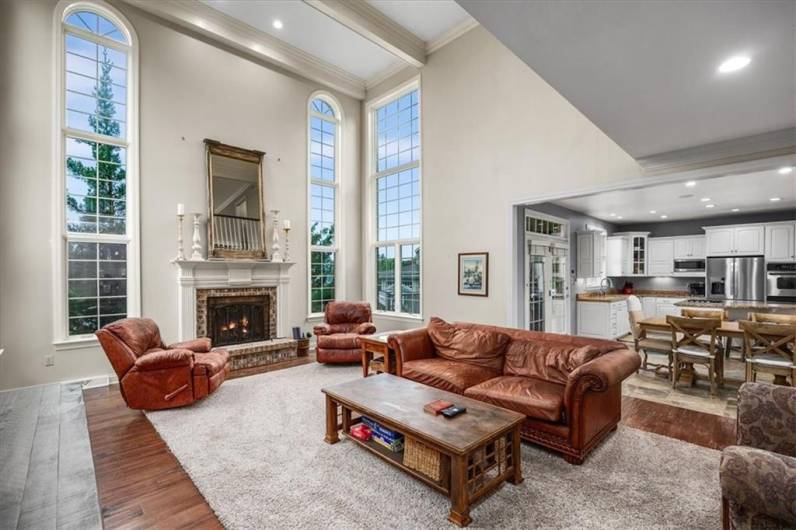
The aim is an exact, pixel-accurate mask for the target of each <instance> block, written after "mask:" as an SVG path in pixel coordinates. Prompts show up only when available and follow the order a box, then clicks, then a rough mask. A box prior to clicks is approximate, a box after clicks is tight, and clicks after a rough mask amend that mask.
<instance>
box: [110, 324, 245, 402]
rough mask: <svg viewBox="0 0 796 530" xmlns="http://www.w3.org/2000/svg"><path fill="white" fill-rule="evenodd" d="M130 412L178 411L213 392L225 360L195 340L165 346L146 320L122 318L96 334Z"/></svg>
mask: <svg viewBox="0 0 796 530" xmlns="http://www.w3.org/2000/svg"><path fill="white" fill-rule="evenodd" d="M96 335H97V338H98V339H99V342H100V344H101V345H102V348H103V349H104V350H105V354H106V355H107V356H108V360H109V361H110V362H111V365H112V366H113V369H114V371H115V372H116V375H117V376H118V377H119V387H120V389H121V392H122V397H123V398H124V401H125V403H127V406H128V407H130V408H132V409H145V410H155V409H169V408H173V407H182V406H184V405H190V404H191V403H193V402H195V401H198V400H199V399H202V398H203V397H205V396H207V395H208V394H210V393H212V392H214V391H215V390H216V389H217V388H218V387H219V386H220V385H221V383H223V382H224V380H225V379H226V378H227V376H228V375H229V355H228V354H227V352H226V351H225V350H221V349H215V350H213V349H211V344H210V339H208V338H201V339H195V340H190V341H186V342H178V343H175V344H169V345H168V346H166V345H165V344H163V341H162V340H161V338H160V330H159V329H158V326H157V324H155V322H154V321H153V320H151V319H149V318H125V319H123V320H118V321H116V322H113V323H111V324H108V325H106V326H105V327H103V328H102V329H100V330H99V331H97V333H96Z"/></svg>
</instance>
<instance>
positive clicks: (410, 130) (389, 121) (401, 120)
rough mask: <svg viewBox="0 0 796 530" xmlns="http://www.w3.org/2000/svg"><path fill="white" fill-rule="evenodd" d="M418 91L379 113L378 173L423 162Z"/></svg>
mask: <svg viewBox="0 0 796 530" xmlns="http://www.w3.org/2000/svg"><path fill="white" fill-rule="evenodd" d="M419 132H420V107H419V104H418V98H417V90H413V91H412V92H410V93H409V94H406V95H404V96H401V97H400V98H398V99H397V100H394V101H391V102H390V103H388V104H386V105H384V106H383V107H381V108H379V109H377V110H376V169H377V171H384V170H386V169H390V168H394V167H397V166H399V165H401V164H408V163H409V162H415V161H417V160H419V159H420V136H419Z"/></svg>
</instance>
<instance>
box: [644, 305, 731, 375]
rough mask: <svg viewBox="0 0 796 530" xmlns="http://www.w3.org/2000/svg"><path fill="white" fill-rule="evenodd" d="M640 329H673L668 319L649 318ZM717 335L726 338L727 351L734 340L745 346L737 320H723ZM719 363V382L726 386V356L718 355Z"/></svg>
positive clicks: (669, 331) (717, 367)
mask: <svg viewBox="0 0 796 530" xmlns="http://www.w3.org/2000/svg"><path fill="white" fill-rule="evenodd" d="M638 325H639V327H640V328H641V330H642V331H658V332H661V331H663V332H668V333H671V332H672V327H671V326H670V325H669V323H668V322H666V317H649V318H645V319H644V320H641V321H639V322H638ZM716 335H717V336H719V337H724V338H726V339H727V343H726V345H725V346H724V348H725V351H729V350H730V348H731V347H732V343H733V341H734V340H736V339H737V340H738V341H739V343H741V344H743V330H741V328H740V327H739V326H738V321H737V320H722V321H721V326H719V328H718V329H716ZM716 360H717V361H718V363H717V365H716V369H717V372H718V380H719V385H722V384H724V382H725V381H726V380H725V378H724V356H723V355H717V359H716ZM692 375H693V374H692ZM733 382H742V381H733Z"/></svg>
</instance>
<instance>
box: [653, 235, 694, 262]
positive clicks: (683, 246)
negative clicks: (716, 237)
mask: <svg viewBox="0 0 796 530" xmlns="http://www.w3.org/2000/svg"><path fill="white" fill-rule="evenodd" d="M650 251H652V249H650ZM704 257H705V236H683V237H675V238H674V259H694V258H704Z"/></svg>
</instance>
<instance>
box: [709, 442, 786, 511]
mask: <svg viewBox="0 0 796 530" xmlns="http://www.w3.org/2000/svg"><path fill="white" fill-rule="evenodd" d="M719 481H720V482H721V494H722V496H723V497H724V498H725V499H727V500H729V501H731V502H732V503H733V504H735V505H738V506H741V507H743V509H744V510H746V511H747V512H749V513H752V514H759V515H767V516H768V517H772V518H774V519H777V520H779V521H783V522H784V523H786V524H787V525H788V526H791V525H796V503H794V502H793V488H794V485H796V458H794V457H791V456H785V455H781V454H779V453H772V452H770V451H764V450H762V449H755V448H754V447H741V446H738V445H733V446H730V447H727V448H725V449H724V451H722V453H721V464H720V467H719Z"/></svg>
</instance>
